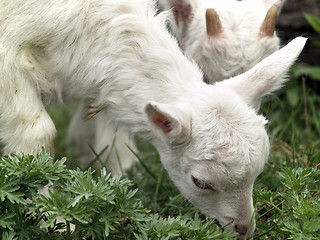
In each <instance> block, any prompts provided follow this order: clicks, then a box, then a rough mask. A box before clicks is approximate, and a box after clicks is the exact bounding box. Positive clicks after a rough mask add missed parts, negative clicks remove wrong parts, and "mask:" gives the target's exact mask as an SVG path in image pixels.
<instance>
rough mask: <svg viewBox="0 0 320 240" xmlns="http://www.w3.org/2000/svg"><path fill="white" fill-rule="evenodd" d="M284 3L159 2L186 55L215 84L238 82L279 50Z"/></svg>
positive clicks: (269, 0) (267, 0) (226, 0)
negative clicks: (279, 22)
mask: <svg viewBox="0 0 320 240" xmlns="http://www.w3.org/2000/svg"><path fill="white" fill-rule="evenodd" d="M285 1H286V0H243V1H237V0H223V1H221V0H159V7H160V9H162V10H170V11H169V15H170V20H171V21H170V22H169V27H170V29H171V31H172V32H173V34H174V35H175V36H176V37H177V39H178V41H179V43H180V45H181V47H182V49H183V51H184V52H185V54H186V55H188V56H190V57H191V58H192V59H194V60H195V62H196V63H198V65H199V66H200V68H201V69H202V71H203V72H204V76H205V81H206V82H207V83H214V82H216V81H221V80H223V79H226V78H229V77H232V76H236V75H238V74H241V73H243V72H245V71H247V70H248V69H249V68H251V67H253V66H255V65H256V64H257V63H258V62H260V61H261V60H262V59H264V58H265V57H267V56H269V55H270V54H271V53H273V52H275V51H276V50H278V49H279V46H280V45H279V38H278V37H277V35H276V33H275V26H276V20H277V15H278V13H279V12H280V9H281V7H282V5H283V4H284V2H285Z"/></svg>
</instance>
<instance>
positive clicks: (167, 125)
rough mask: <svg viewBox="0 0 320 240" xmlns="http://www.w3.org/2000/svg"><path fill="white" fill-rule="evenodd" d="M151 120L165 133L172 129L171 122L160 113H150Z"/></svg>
mask: <svg viewBox="0 0 320 240" xmlns="http://www.w3.org/2000/svg"><path fill="white" fill-rule="evenodd" d="M151 119H152V121H153V122H154V123H155V124H156V125H157V126H159V127H160V128H161V129H162V130H163V131H164V132H165V133H169V132H171V131H172V127H171V122H170V121H169V120H168V119H167V118H166V117H165V116H163V115H162V114H160V113H158V112H155V113H153V115H152V118H151Z"/></svg>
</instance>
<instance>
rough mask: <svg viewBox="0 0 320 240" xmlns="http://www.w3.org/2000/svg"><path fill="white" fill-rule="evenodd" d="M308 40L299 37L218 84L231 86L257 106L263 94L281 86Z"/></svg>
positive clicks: (217, 84)
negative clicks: (249, 67) (253, 65)
mask: <svg viewBox="0 0 320 240" xmlns="http://www.w3.org/2000/svg"><path fill="white" fill-rule="evenodd" d="M306 41H307V38H304V37H297V38H295V39H294V40H292V41H291V42H290V43H288V44H287V45H286V46H285V47H283V48H281V49H280V50H279V51H277V52H275V53H273V54H272V55H270V56H269V57H267V58H265V59H263V60H262V61H261V62H259V63H258V64H257V65H256V66H255V67H253V68H251V69H250V70H249V71H247V72H245V73H243V74H241V75H239V76H236V77H234V78H231V79H228V80H224V81H222V82H218V83H216V86H222V87H227V88H231V89H233V90H234V91H236V92H237V93H238V94H239V95H240V96H241V97H242V98H243V99H244V101H245V102H247V103H248V104H249V105H252V106H256V103H257V102H259V101H260V99H261V98H262V97H263V96H265V95H267V94H270V93H271V92H273V91H275V90H278V89H279V88H281V85H282V83H283V82H284V81H285V74H286V72H287V71H288V70H289V68H290V67H291V65H292V64H293V63H294V62H295V60H296V59H297V57H298V56H299V54H300V53H301V51H302V49H303V47H304V45H305V43H306Z"/></svg>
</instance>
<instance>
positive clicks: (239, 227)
mask: <svg viewBox="0 0 320 240" xmlns="http://www.w3.org/2000/svg"><path fill="white" fill-rule="evenodd" d="M235 229H236V232H238V233H239V234H241V235H245V234H246V233H247V231H248V226H246V225H236V226H235Z"/></svg>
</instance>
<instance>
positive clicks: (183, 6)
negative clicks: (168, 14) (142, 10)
mask: <svg viewBox="0 0 320 240" xmlns="http://www.w3.org/2000/svg"><path fill="white" fill-rule="evenodd" d="M194 2H195V0H159V7H160V9H161V10H170V9H171V11H172V13H173V17H174V20H175V23H176V25H177V26H179V25H181V24H184V23H186V22H188V21H189V20H190V19H191V17H192V11H193V6H194V4H195V3H194Z"/></svg>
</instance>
